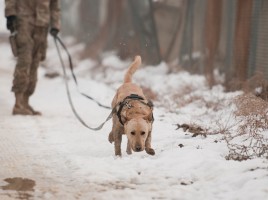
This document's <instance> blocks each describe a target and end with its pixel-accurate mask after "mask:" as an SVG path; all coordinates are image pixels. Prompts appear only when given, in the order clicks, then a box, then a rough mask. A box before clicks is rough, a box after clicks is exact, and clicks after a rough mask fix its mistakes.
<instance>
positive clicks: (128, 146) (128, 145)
mask: <svg viewBox="0 0 268 200" xmlns="http://www.w3.org/2000/svg"><path fill="white" fill-rule="evenodd" d="M127 154H128V155H130V154H132V150H131V146H130V141H129V140H127Z"/></svg>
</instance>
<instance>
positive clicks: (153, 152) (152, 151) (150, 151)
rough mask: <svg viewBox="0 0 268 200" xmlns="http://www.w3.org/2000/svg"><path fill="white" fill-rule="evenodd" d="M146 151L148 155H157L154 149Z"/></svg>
mask: <svg viewBox="0 0 268 200" xmlns="http://www.w3.org/2000/svg"><path fill="white" fill-rule="evenodd" d="M145 151H146V153H148V154H149V155H151V156H153V155H155V151H154V149H152V148H148V149H145Z"/></svg>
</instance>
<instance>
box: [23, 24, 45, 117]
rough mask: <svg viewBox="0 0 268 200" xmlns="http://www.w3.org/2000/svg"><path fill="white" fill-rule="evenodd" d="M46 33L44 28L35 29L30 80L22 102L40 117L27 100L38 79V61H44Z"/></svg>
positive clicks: (39, 113)
mask: <svg viewBox="0 0 268 200" xmlns="http://www.w3.org/2000/svg"><path fill="white" fill-rule="evenodd" d="M47 33H48V28H46V27H37V26H36V27H35V28H34V34H33V40H34V47H33V51H32V63H31V67H30V76H29V77H30V79H29V84H28V87H27V90H26V91H25V93H24V102H25V107H27V108H28V109H30V110H31V111H32V112H33V114H34V115H41V112H39V111H36V110H34V109H33V108H32V106H30V104H29V99H30V96H31V95H32V94H33V93H34V91H35V88H36V83H37V78H38V74H37V72H38V66H39V63H40V61H42V60H44V59H45V53H46V49H47Z"/></svg>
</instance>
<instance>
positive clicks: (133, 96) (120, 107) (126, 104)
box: [116, 94, 154, 126]
mask: <svg viewBox="0 0 268 200" xmlns="http://www.w3.org/2000/svg"><path fill="white" fill-rule="evenodd" d="M128 100H137V101H139V102H141V103H142V104H144V105H146V106H148V107H150V109H153V102H152V101H148V102H147V103H146V102H144V101H145V99H144V98H143V97H141V96H139V95H137V94H131V95H129V96H127V97H126V98H124V100H123V101H121V102H119V104H118V106H116V107H118V109H117V108H116V110H117V111H116V115H117V117H118V119H119V122H120V124H122V125H123V126H124V123H123V121H122V118H121V112H122V110H123V108H124V107H127V108H128V109H130V108H132V107H133V106H132V105H131V104H129V101H128ZM153 121H154V116H153V114H152V123H153Z"/></svg>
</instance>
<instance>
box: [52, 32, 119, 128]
mask: <svg viewBox="0 0 268 200" xmlns="http://www.w3.org/2000/svg"><path fill="white" fill-rule="evenodd" d="M57 41H58V42H59V43H60V44H61V46H62V47H63V49H64V50H65V51H66V53H67V55H68V59H69V65H70V69H71V72H72V76H73V79H74V81H75V83H76V87H77V89H78V83H77V79H76V77H75V74H74V72H73V62H72V58H71V55H70V53H69V51H68V49H67V47H66V46H65V45H64V43H63V42H62V40H61V39H60V38H59V37H58V36H55V37H54V42H55V45H56V48H57V52H58V55H59V58H60V62H61V66H62V70H63V76H64V77H63V78H64V83H65V87H66V91H67V96H68V100H69V103H70V105H71V108H72V111H73V113H74V115H75V116H76V118H77V119H78V120H79V121H80V122H81V124H83V125H84V126H85V127H87V128H88V129H90V130H93V131H97V130H100V129H102V127H103V126H104V124H105V123H106V122H107V121H109V120H110V119H111V118H112V116H113V113H115V112H116V109H115V108H114V109H112V111H111V113H110V114H109V116H108V117H107V118H106V120H105V121H104V122H103V123H102V124H100V125H99V126H98V127H96V128H92V127H90V126H89V125H87V123H85V122H84V120H83V119H82V118H81V117H80V116H79V114H78V113H77V111H76V109H75V107H74V105H73V101H72V98H71V95H70V89H69V85H68V81H67V75H66V69H65V65H64V62H63V59H62V56H61V52H60V49H59V46H58V43H57ZM78 91H79V90H78ZM79 93H80V94H81V95H83V96H84V97H86V98H88V99H90V100H92V101H94V102H95V103H97V104H98V105H99V106H100V107H103V108H106V109H111V108H110V107H108V106H104V105H102V104H101V103H99V102H98V101H97V100H95V99H94V98H92V97H90V96H88V95H86V94H84V93H82V92H79Z"/></svg>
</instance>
